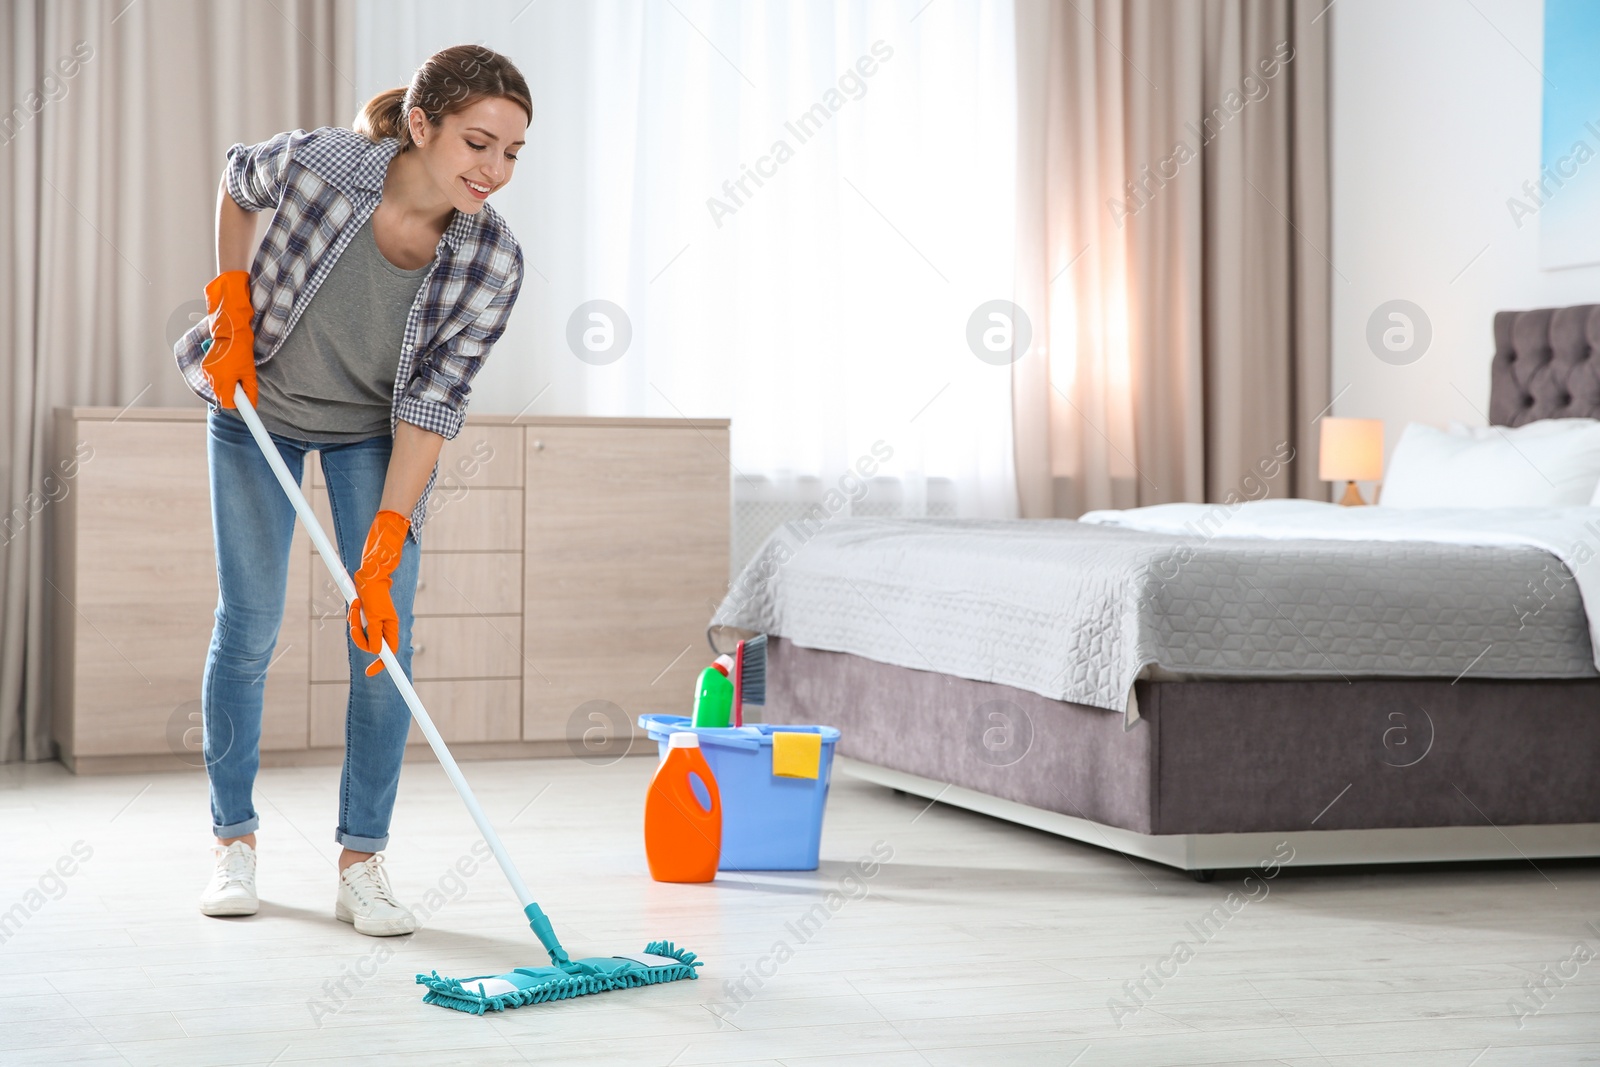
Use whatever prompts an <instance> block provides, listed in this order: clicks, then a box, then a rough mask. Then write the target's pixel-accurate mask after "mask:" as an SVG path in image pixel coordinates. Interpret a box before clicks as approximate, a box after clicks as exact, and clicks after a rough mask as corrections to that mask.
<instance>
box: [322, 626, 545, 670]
mask: <svg viewBox="0 0 1600 1067" xmlns="http://www.w3.org/2000/svg"><path fill="white" fill-rule="evenodd" d="M311 631H312V633H311V680H312V681H313V682H344V681H348V680H349V678H350V661H349V655H348V652H347V651H346V650H347V648H348V646H349V642H350V630H349V628H348V627H347V626H345V625H344V624H343V621H342V620H339V619H330V620H325V621H323V622H321V623H320V624H319V623H318V622H316V621H313V622H312V624H311ZM521 647H522V619H521V618H520V617H518V616H516V615H431V616H429V615H419V616H417V617H416V619H415V621H414V623H413V636H412V652H411V675H412V678H413V680H420V679H423V678H520V677H521V676H522V655H521Z"/></svg>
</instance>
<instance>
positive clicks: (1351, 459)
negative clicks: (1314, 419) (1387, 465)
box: [1317, 417, 1383, 507]
mask: <svg viewBox="0 0 1600 1067" xmlns="http://www.w3.org/2000/svg"><path fill="white" fill-rule="evenodd" d="M1317 477H1319V478H1321V479H1322V480H1323V481H1325V482H1344V483H1345V487H1344V497H1343V498H1342V499H1341V500H1340V501H1339V503H1341V504H1343V505H1344V506H1346V507H1360V506H1361V505H1363V504H1365V503H1366V501H1365V500H1363V499H1361V490H1359V489H1357V488H1356V483H1357V482H1375V481H1377V480H1378V479H1380V478H1382V477H1383V420H1382V419H1335V418H1332V417H1324V418H1323V420H1322V440H1321V448H1320V456H1319V457H1318V460H1317Z"/></svg>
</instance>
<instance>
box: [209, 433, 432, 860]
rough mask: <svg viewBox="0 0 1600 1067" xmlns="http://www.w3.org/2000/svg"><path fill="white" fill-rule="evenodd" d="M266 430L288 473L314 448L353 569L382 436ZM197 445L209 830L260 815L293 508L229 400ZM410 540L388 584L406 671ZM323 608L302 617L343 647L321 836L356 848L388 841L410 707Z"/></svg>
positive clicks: (253, 822)
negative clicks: (334, 810) (206, 497)
mask: <svg viewBox="0 0 1600 1067" xmlns="http://www.w3.org/2000/svg"><path fill="white" fill-rule="evenodd" d="M271 437H272V441H273V443H274V444H276V445H277V447H278V452H279V454H280V455H282V457H283V461H284V463H285V465H286V466H288V468H289V473H290V474H291V475H293V476H294V479H295V481H296V482H298V481H300V479H301V477H302V476H303V472H304V470H305V455H306V453H307V452H310V451H317V452H320V453H321V457H322V472H323V480H324V481H325V482H326V483H327V486H328V503H329V505H330V509H331V510H332V512H333V540H334V543H335V545H337V547H338V550H339V555H340V557H341V558H342V559H343V561H344V566H345V570H347V571H349V572H351V573H354V572H355V571H356V570H357V569H358V568H359V567H360V565H361V551H362V548H363V547H364V546H365V545H366V540H367V531H368V529H369V528H370V527H371V526H372V520H373V517H374V516H375V515H377V513H378V502H379V500H380V498H381V497H382V495H383V482H384V476H385V475H386V474H387V472H388V469H389V451H390V448H391V447H392V444H393V439H392V438H390V437H388V436H383V437H372V438H368V439H366V440H364V441H357V442H354V443H351V444H338V445H331V444H330V445H317V444H314V443H312V442H309V441H298V440H295V439H294V438H290V437H281V436H279V435H278V434H272V435H271ZM206 452H207V456H208V458H209V460H210V466H211V525H212V530H213V532H214V536H215V540H216V552H217V613H216V625H215V627H214V628H213V629H212V632H211V648H210V651H209V652H208V653H207V655H206V667H205V677H204V679H203V681H202V683H201V690H200V701H201V711H202V723H203V727H204V752H205V759H206V773H207V775H208V776H209V777H210V780H211V822H212V827H211V830H212V833H214V834H216V836H218V837H224V838H226V837H242V836H244V835H245V834H248V833H251V832H252V831H254V830H255V829H256V827H257V826H258V825H260V821H261V820H260V818H259V817H258V816H257V814H256V810H255V807H254V805H253V803H252V795H253V787H254V784H255V777H256V770H257V768H258V767H259V766H260V762H261V757H260V747H261V704H262V694H263V692H264V690H265V688H266V681H267V668H268V667H269V666H270V665H271V659H272V653H273V649H274V648H275V647H276V646H277V643H278V626H279V623H280V622H281V620H282V618H283V605H284V596H285V592H286V587H287V584H288V576H289V549H290V539H291V537H292V535H293V533H294V523H295V513H294V505H292V504H291V503H289V498H288V496H287V495H285V493H284V491H283V487H282V486H280V485H279V484H278V480H277V478H275V477H274V476H273V474H272V468H271V467H269V466H268V465H267V461H266V458H265V457H263V456H262V454H261V450H260V448H259V447H258V446H257V445H256V442H255V438H253V437H251V436H250V428H249V427H248V426H246V425H245V423H244V418H243V417H242V416H240V415H239V413H238V412H236V411H229V410H224V409H213V410H212V411H211V413H210V415H209V417H208V419H207V445H206ZM418 552H419V549H418V547H417V544H416V542H415V541H413V540H412V539H411V538H409V537H408V538H406V541H405V546H404V548H403V549H402V550H401V553H400V563H399V565H398V566H397V567H396V568H395V571H394V585H393V587H392V590H391V594H392V596H393V598H394V606H395V611H396V612H397V613H398V614H399V616H400V647H399V648H398V649H395V655H396V656H398V657H399V660H400V663H401V665H402V666H404V667H405V671H406V676H407V677H410V675H411V605H412V600H413V598H414V597H415V595H416V590H417V557H418ZM311 565H312V567H313V568H314V569H315V573H316V574H317V576H318V577H317V579H316V582H315V584H316V587H317V588H319V589H321V588H324V585H323V581H322V579H324V578H326V577H327V575H326V573H325V571H326V568H325V567H324V566H323V563H322V561H321V559H320V558H318V559H316V560H313V561H312V564H311ZM331 596H332V601H333V603H332V605H331V606H332V607H335V608H336V607H337V606H338V604H340V603H341V602H342V599H343V598H341V597H340V596H339V595H338V593H336V592H335V593H332V594H331ZM326 599H327V597H321V598H319V600H326ZM329 606H330V605H322V607H323V608H327V607H329ZM327 615H328V617H327V618H326V619H322V620H320V621H319V622H315V623H313V625H322V626H336V627H338V628H339V629H340V631H341V632H342V633H343V634H344V642H345V647H346V649H347V651H348V652H349V657H350V701H349V704H348V705H347V707H346V711H345V726H344V772H343V774H342V775H341V776H340V779H339V824H338V826H337V827H335V829H334V834H333V839H334V840H335V841H337V842H339V843H340V844H342V845H344V846H345V847H346V848H348V849H351V850H353V851H356V852H377V851H378V850H380V849H382V848H383V847H384V846H385V845H387V844H388V843H389V818H390V816H391V815H392V814H393V812H394V798H395V792H396V790H397V789H398V788H399V785H400V763H401V760H402V759H403V758H404V756H405V748H406V735H407V733H408V732H409V730H410V726H411V711H410V709H409V708H407V707H406V704H405V701H404V700H403V699H402V698H401V696H400V692H399V690H397V689H396V688H395V685H394V682H392V681H390V680H389V678H388V677H387V676H386V675H385V674H383V673H381V672H380V673H379V674H378V675H377V676H376V677H373V678H368V677H367V675H366V668H367V665H368V664H370V663H372V661H373V660H375V659H377V657H376V656H373V655H371V654H369V653H367V652H363V651H362V650H361V649H359V648H357V647H356V645H355V643H354V642H353V641H351V640H350V629H349V626H348V624H347V623H346V622H345V618H344V615H343V613H342V612H339V611H336V610H335V611H331V612H327Z"/></svg>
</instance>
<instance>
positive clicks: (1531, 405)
mask: <svg viewBox="0 0 1600 1067" xmlns="http://www.w3.org/2000/svg"><path fill="white" fill-rule="evenodd" d="M1560 418H1591V419H1593V418H1600V304H1578V305H1576V306H1574V307H1565V308H1539V309H1538V310H1536V311H1501V312H1497V313H1496V314H1495V317H1494V362H1493V363H1492V364H1491V365H1490V370H1489V423H1490V425H1493V426H1521V425H1522V424H1523V423H1525V422H1532V421H1534V420H1535V419H1560Z"/></svg>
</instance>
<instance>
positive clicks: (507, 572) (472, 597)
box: [415, 539, 522, 615]
mask: <svg viewBox="0 0 1600 1067" xmlns="http://www.w3.org/2000/svg"><path fill="white" fill-rule="evenodd" d="M415 610H416V614H418V615H520V614H521V613H522V553H520V552H436V551H435V550H434V548H433V542H432V540H431V539H429V540H428V545H427V547H426V548H424V549H423V550H422V563H421V565H420V566H419V567H418V570H417V601H416V609H415Z"/></svg>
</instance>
